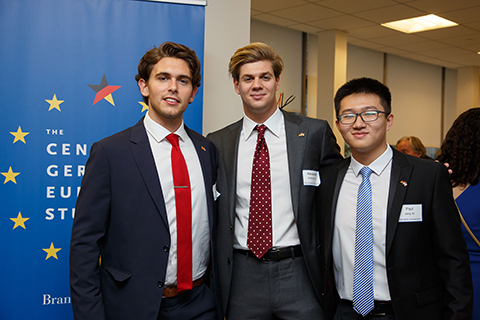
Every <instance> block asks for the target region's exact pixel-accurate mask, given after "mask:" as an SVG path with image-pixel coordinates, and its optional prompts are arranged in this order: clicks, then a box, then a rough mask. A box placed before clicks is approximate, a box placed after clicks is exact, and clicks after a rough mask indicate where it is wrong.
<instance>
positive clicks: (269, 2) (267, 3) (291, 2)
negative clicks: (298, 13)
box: [251, 0, 308, 12]
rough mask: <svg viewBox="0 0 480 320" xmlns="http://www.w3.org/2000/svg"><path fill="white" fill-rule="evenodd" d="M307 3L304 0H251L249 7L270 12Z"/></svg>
mask: <svg viewBox="0 0 480 320" xmlns="http://www.w3.org/2000/svg"><path fill="white" fill-rule="evenodd" d="M304 4H308V2H307V1H304V0H252V1H251V7H252V9H253V10H257V11H262V12H270V11H274V10H281V9H287V8H292V7H296V6H299V5H304Z"/></svg>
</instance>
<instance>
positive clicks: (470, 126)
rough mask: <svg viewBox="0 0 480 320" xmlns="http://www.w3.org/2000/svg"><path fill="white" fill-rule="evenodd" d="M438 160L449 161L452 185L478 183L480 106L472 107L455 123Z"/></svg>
mask: <svg viewBox="0 0 480 320" xmlns="http://www.w3.org/2000/svg"><path fill="white" fill-rule="evenodd" d="M440 152H441V153H440V155H439V156H438V158H437V160H438V161H440V162H443V163H448V164H449V165H450V167H449V168H450V169H452V174H451V175H450V179H451V180H452V186H453V187H456V186H458V185H459V184H471V185H476V184H477V183H478V179H479V177H480V160H479V159H480V108H472V109H469V110H467V111H465V112H464V113H462V114H461V115H459V116H458V118H457V119H456V120H455V122H454V123H453V125H452V127H451V128H450V130H448V133H447V136H446V137H445V140H444V141H443V143H442V147H441V148H440Z"/></svg>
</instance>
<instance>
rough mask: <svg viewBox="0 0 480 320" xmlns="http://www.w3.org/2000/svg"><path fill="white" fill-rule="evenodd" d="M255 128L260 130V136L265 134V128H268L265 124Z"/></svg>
mask: <svg viewBox="0 0 480 320" xmlns="http://www.w3.org/2000/svg"><path fill="white" fill-rule="evenodd" d="M255 129H256V130H257V131H258V135H259V136H263V135H264V134H265V130H266V129H267V126H266V125H264V124H261V125H257V126H256V127H255Z"/></svg>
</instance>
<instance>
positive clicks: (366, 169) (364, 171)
mask: <svg viewBox="0 0 480 320" xmlns="http://www.w3.org/2000/svg"><path fill="white" fill-rule="evenodd" d="M372 172H373V171H372V169H370V168H369V167H363V168H362V169H360V174H361V175H362V177H363V179H368V178H370V175H371V174H372Z"/></svg>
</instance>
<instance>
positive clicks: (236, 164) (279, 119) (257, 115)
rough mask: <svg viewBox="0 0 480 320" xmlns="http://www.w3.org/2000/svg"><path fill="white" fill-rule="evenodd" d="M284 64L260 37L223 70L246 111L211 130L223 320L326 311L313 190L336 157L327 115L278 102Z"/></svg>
mask: <svg viewBox="0 0 480 320" xmlns="http://www.w3.org/2000/svg"><path fill="white" fill-rule="evenodd" d="M282 68H283V62H282V59H281V58H280V57H279V56H278V55H276V54H275V53H274V52H273V49H272V48H271V47H270V46H268V45H266V44H263V43H252V44H250V45H247V46H245V47H243V48H240V49H238V50H237V51H236V52H235V54H234V55H233V56H232V58H231V59H230V64H229V71H230V73H231V75H232V77H233V83H234V87H235V91H236V92H237V93H238V94H239V95H240V97H241V99H242V103H243V110H244V114H245V116H244V117H243V119H241V120H239V121H238V122H236V123H233V124H231V125H229V126H227V127H226V128H223V129H221V130H219V131H217V132H214V133H211V134H209V135H208V136H207V138H208V139H210V140H211V141H212V142H213V143H214V144H215V145H216V147H217V149H218V150H219V153H220V157H219V168H218V173H217V185H216V188H217V192H218V194H219V195H218V199H217V203H218V233H217V239H218V241H217V243H218V247H217V251H218V253H217V254H218V263H219V279H220V287H221V290H220V291H221V296H222V306H223V311H224V312H226V317H227V319H228V320H235V319H256V320H259V319H265V320H269V319H292V320H293V319H323V309H322V306H321V304H320V297H321V296H320V283H321V278H320V273H321V270H320V269H321V265H320V254H319V250H320V248H319V246H320V242H319V240H320V235H319V234H318V232H317V229H316V226H317V216H316V213H315V206H314V194H315V189H316V187H318V186H319V184H320V180H319V170H320V168H322V167H323V166H325V165H327V164H331V163H335V162H338V161H339V160H341V159H342V157H341V155H340V153H339V147H338V145H337V144H336V142H335V137H334V135H333V133H332V131H331V129H330V127H329V125H328V123H327V122H326V121H323V120H317V119H311V118H307V117H302V116H296V115H292V114H289V113H287V112H285V111H283V110H280V109H279V108H278V107H277V104H276V101H277V99H276V91H277V90H278V88H279V85H280V82H279V81H280V74H281V72H282ZM252 164H253V165H252Z"/></svg>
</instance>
